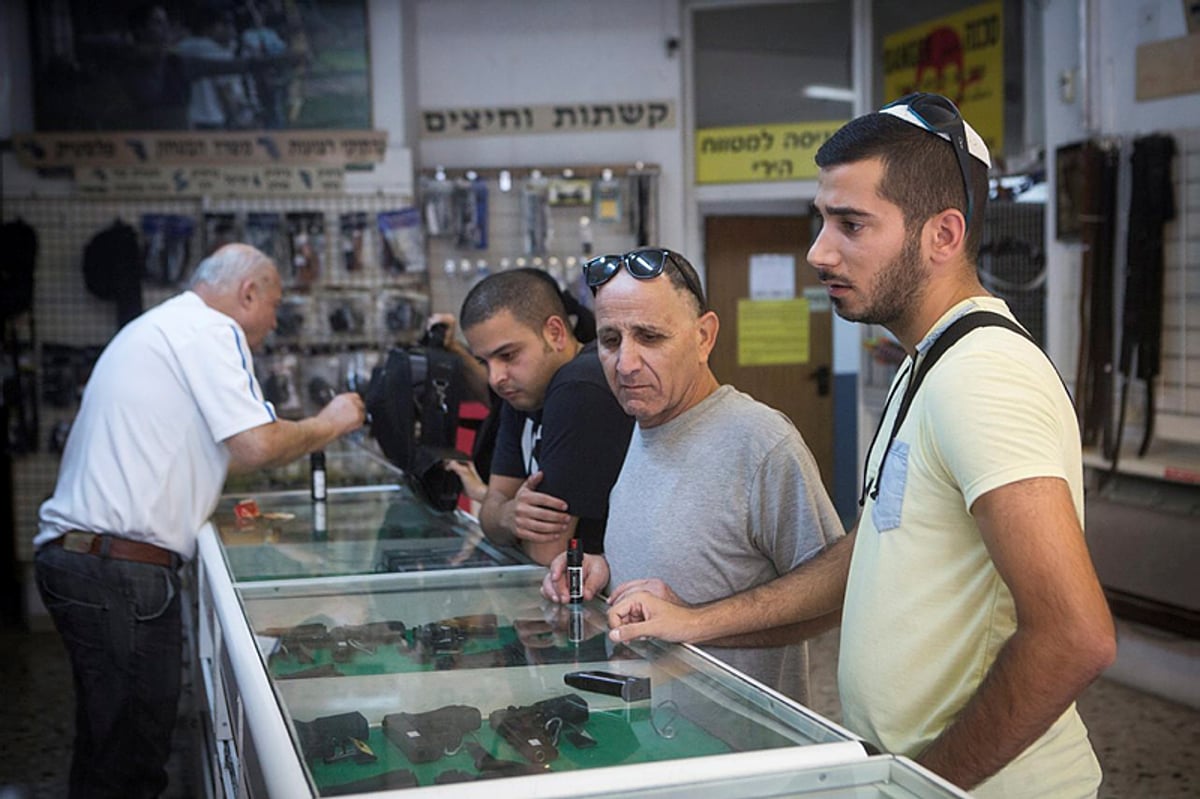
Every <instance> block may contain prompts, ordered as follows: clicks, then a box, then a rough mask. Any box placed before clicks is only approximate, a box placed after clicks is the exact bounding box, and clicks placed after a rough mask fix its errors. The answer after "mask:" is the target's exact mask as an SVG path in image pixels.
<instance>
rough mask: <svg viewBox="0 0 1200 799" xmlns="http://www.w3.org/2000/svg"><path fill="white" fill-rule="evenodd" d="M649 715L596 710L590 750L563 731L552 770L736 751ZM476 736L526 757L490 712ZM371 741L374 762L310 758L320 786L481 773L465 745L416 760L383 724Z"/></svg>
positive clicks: (663, 715) (669, 713)
mask: <svg viewBox="0 0 1200 799" xmlns="http://www.w3.org/2000/svg"><path fill="white" fill-rule="evenodd" d="M650 714H651V710H650V707H649V703H646V704H644V705H640V706H630V707H629V708H626V709H623V710H608V711H597V712H594V713H592V714H591V715H590V716H589V718H588V720H587V722H586V723H585V724H584V725H583V729H584V730H586V731H587V733H588V734H589V735H590V736H591V737H592V738H594V739H596V744H595V745H594V746H591V747H589V748H586V749H577V748H576V747H575V746H574V745H572V744H571V743H570V742H569V741H568V740H567V738H566V736H565V735H563V736H560V739H559V745H558V750H559V756H558V758H557V759H556V760H554V761H553V762H552V763H550V764H549V766H548V767H547V771H554V772H559V771H573V770H575V769H584V768H599V767H603V766H616V765H623V764H630V763H650V762H658V761H663V760H674V759H677V758H683V757H701V756H704V755H716V754H723V753H726V752H731V751H733V750H732V749H731V748H730V747H729V746H728V745H727V744H726V743H725V742H723V741H721V740H720V739H718V738H716V737H714V736H712V735H710V734H708V733H707V732H705V731H704V730H702V729H701V728H700V727H698V726H696V725H695V724H692V723H691V722H690V721H688V720H687V719H685V718H683V717H681V716H677V715H676V714H675V712H674V711H673V710H670V709H668V708H660V709H659V710H657V711H655V714H654V715H655V722H656V724H657V725H658V728H659V730H661V731H663V732H668V733H673V735H672V737H670V738H665V737H663V736H662V735H660V734H659V733H658V732H656V731H655V727H654V725H652V724H651V723H650ZM472 735H473V736H474V739H475V741H476V742H478V743H479V744H480V745H481V746H482V747H483V748H484V749H486V750H487V751H488V752H489V753H490V754H492V755H493V756H495V757H497V758H499V759H501V760H516V761H521V762H524V761H523V760H522V758H521V756H520V755H519V754H518V753H517V751H516V749H514V748H513V747H512V746H510V745H509V744H508V742H507V741H505V740H504V739H503V738H500V737H499V736H498V735H497V734H496V733H495V732H494V731H493V730H492V729H491V728H490V727H489V726H488V720H487V712H485V713H484V714H483V724H482V725H481V726H480V728H479V730H477V731H476V732H474V733H473V734H472ZM469 737H470V736H468V738H469ZM367 744H368V746H370V747H371V749H372V751H373V752H374V753H375V755H376V757H377V758H378V760H377V761H376V762H374V763H368V764H357V763H354V762H351V761H341V762H338V763H324V762H322V761H321V760H320V759H316V760H311V761H309V764H308V765H309V768H310V770H311V771H312V775H313V779H314V780H315V781H316V783H317V787H318V788H319V789H321V790H323V791H324V790H327V789H330V788H333V787H335V786H338V785H344V784H346V783H351V782H357V781H359V780H363V779H366V778H368V777H373V776H375V775H377V774H383V773H385V772H388V771H393V770H397V769H409V770H411V771H412V772H413V773H414V774H416V777H417V782H418V783H419V784H420V785H433V784H435V783H434V780H435V779H436V778H437V776H438V775H439V774H441V773H442V772H445V771H451V770H458V771H465V772H468V773H471V774H474V773H477V771H476V769H475V764H474V762H472V759H471V756H470V754H469V753H468V752H467V751H466V749H465V747H464V748H461V749H460V750H458V751H457V752H456V753H455V754H453V755H447V756H445V757H442V758H440V759H439V760H436V761H434V762H432V763H419V764H413V763H410V762H409V761H408V758H406V757H405V756H404V754H403V753H402V752H401V751H400V750H399V749H398V748H396V746H394V745H393V744H392V743H391V742H390V741H389V740H388V739H387V736H386V735H384V733H383V730H382V728H380V727H372V728H371V734H370V738H369V740H368V742H367Z"/></svg>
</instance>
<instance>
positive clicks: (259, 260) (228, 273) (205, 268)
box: [190, 244, 279, 292]
mask: <svg viewBox="0 0 1200 799" xmlns="http://www.w3.org/2000/svg"><path fill="white" fill-rule="evenodd" d="M271 275H274V276H275V277H276V278H278V276H279V275H278V272H277V270H276V269H275V262H274V261H272V260H271V259H270V258H268V257H267V256H266V254H265V253H263V252H262V251H261V250H258V249H256V248H254V247H251V246H250V245H249V244H226V245H224V246H223V247H220V248H218V249H217V251H216V252H214V253H213V254H212V255H210V256H208V257H207V258H205V259H204V260H203V261H201V262H200V263H199V264H198V265H197V266H196V271H195V272H194V273H192V280H191V286H190V287H191V288H192V289H195V288H196V287H198V286H207V287H209V288H210V289H212V290H214V291H217V292H221V291H227V290H230V289H233V290H236V289H237V286H238V284H239V283H241V282H242V281H243V280H246V279H247V278H249V279H251V280H260V279H262V278H266V277H269V276H271Z"/></svg>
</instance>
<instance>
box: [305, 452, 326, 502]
mask: <svg viewBox="0 0 1200 799" xmlns="http://www.w3.org/2000/svg"><path fill="white" fill-rule="evenodd" d="M308 461H309V464H310V466H311V468H312V500H313V502H324V501H325V453H324V452H323V451H322V450H317V451H316V452H314V453H313V454H312V455H309V456H308Z"/></svg>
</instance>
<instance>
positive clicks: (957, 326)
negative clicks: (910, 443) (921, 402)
mask: <svg viewBox="0 0 1200 799" xmlns="http://www.w3.org/2000/svg"><path fill="white" fill-rule="evenodd" d="M981 327H1003V328H1005V329H1007V330H1011V331H1012V332H1014V333H1016V334H1017V335H1019V336H1022V337H1024V338H1025V339H1028V340H1029V341H1031V342H1033V345H1034V346H1037V341H1036V340H1035V339H1034V338H1033V336H1031V335H1029V332H1028V331H1027V330H1025V328H1023V327H1021V326H1020V325H1018V324H1017V323H1016V322H1014V321H1013V320H1011V319H1009V318H1008V317H1007V316H1004V315H1002V314H998V313H995V312H994V311H973V312H971V313H967V314H964V315H963V316H960V317H958V318H957V319H955V320H954V321H953V322H951V323H950V324H949V325H948V326H947V327H946V329H945V330H943V331H942V333H941V335H939V336H938V337H937V339H936V340H935V341H934V342H933V344H932V346H930V348H929V350H928V352H926V353H925V357H924V358H922V359H921V364H920V366H918V367H917V370H916V372H914V373H913V376H912V379H911V380H909V381H908V388H906V389H905V390H904V398H903V399H902V400H901V401H900V410H899V411H898V412H897V414H896V424H895V425H893V426H892V436H891V438H889V439H888V446H889V447H890V446H891V444H892V440H893V439H895V437H896V431H897V430H899V429H900V425H901V424H903V423H904V418H905V417H906V416H908V407H909V406H910V405H912V401H913V397H914V396H916V393H917V389H919V388H920V387H921V383H923V382H924V381H925V375H927V374H929V370H930V369H932V368H933V365H934V364H935V363H937V362H938V359H939V358H941V357H942V355H944V354H945V353H946V350H948V349H950V348H951V347H952V346H954V345H955V344H956V343H957V342H958V340H959V339H961V338H962V337H963V336H965V335H967V334H968V333H970V332H971V331H972V330H976V329H978V328H981Z"/></svg>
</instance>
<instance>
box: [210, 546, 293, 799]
mask: <svg viewBox="0 0 1200 799" xmlns="http://www.w3.org/2000/svg"><path fill="white" fill-rule="evenodd" d="M199 557H200V558H202V560H203V563H204V565H205V567H206V569H207V571H208V574H209V583H210V589H211V591H212V602H213V609H214V610H215V611H216V614H217V619H218V621H219V622H220V623H221V634H222V636H223V637H224V639H225V641H226V646H225V651H226V652H227V653H228V656H229V662H230V664H231V665H232V667H233V673H234V677H235V678H236V680H237V686H238V695H239V696H240V697H241V700H242V708H243V713H242V718H243V719H244V721H245V724H246V725H247V726H248V727H249V731H250V739H251V740H252V741H253V745H254V749H255V753H256V754H257V761H258V764H259V766H260V767H261V769H262V777H263V782H264V783H265V784H266V788H267V793H268V794H269V795H270V796H281V797H282V796H286V797H300V796H312V795H313V790H312V787H311V786H310V785H309V783H308V778H307V777H306V776H305V773H304V769H303V767H302V766H301V765H300V759H299V757H298V756H297V754H296V751H295V749H294V748H293V746H292V736H291V733H290V732H289V731H288V728H287V725H286V724H285V723H284V720H283V712H282V711H281V709H280V708H279V705H278V704H277V703H276V701H275V691H274V690H273V689H272V687H271V683H270V680H268V679H267V671H266V669H265V668H264V667H263V663H262V660H261V658H260V656H259V654H258V643H257V642H256V641H255V640H254V637H253V636H252V635H251V634H250V625H249V623H248V622H247V621H246V615H245V613H244V612H243V611H242V605H241V603H240V602H239V601H238V598H237V594H236V593H235V592H234V590H233V582H232V581H231V580H230V577H229V570H228V569H227V568H226V566H225V558H224V557H223V556H222V554H221V547H220V544H219V543H218V542H217V531H216V529H215V528H214V527H213V526H212V523H211V522H209V523H206V524H205V525H204V527H202V528H201V529H200V535H199ZM214 668H219V664H214Z"/></svg>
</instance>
